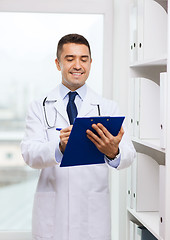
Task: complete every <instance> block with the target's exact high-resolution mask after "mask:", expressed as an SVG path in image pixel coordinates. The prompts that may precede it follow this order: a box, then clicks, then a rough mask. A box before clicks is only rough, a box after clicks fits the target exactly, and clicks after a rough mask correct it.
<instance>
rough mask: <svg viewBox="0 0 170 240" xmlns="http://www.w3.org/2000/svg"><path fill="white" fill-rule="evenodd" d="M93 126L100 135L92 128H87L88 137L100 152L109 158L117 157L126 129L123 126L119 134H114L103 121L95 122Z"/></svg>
mask: <svg viewBox="0 0 170 240" xmlns="http://www.w3.org/2000/svg"><path fill="white" fill-rule="evenodd" d="M92 128H93V129H94V130H95V131H96V132H97V134H98V136H97V135H96V134H95V133H93V132H92V131H91V130H89V129H88V130H87V131H86V133H87V137H88V138H89V139H90V140H91V141H92V142H93V143H94V144H95V146H96V147H97V148H98V150H99V151H100V152H102V153H103V154H105V155H106V156H107V157H109V158H112V159H113V158H115V157H116V155H117V154H118V153H119V143H120V141H121V139H122V137H123V134H124V130H123V127H121V129H120V131H119V133H118V135H117V136H113V135H112V134H111V133H110V132H109V131H108V130H107V129H106V128H105V127H104V126H103V125H102V124H101V123H97V124H93V125H92Z"/></svg>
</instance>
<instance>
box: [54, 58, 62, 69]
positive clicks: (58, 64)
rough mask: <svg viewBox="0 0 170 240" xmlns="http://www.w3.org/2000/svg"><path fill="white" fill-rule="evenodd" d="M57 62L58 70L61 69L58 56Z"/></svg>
mask: <svg viewBox="0 0 170 240" xmlns="http://www.w3.org/2000/svg"><path fill="white" fill-rule="evenodd" d="M55 64H56V67H57V69H58V71H61V67H60V62H59V60H58V59H57V58H56V59H55Z"/></svg>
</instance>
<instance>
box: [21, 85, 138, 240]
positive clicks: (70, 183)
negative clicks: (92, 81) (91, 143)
mask: <svg viewBox="0 0 170 240" xmlns="http://www.w3.org/2000/svg"><path fill="white" fill-rule="evenodd" d="M42 103H43V100H41V101H36V102H33V103H32V104H31V106H30V109H29V111H28V116H27V121H26V135H25V138H24V139H23V141H22V143H21V149H22V155H23V157H24V160H25V162H26V163H27V164H28V165H29V166H30V167H32V168H37V169H41V174H40V178H39V181H38V186H37V190H36V194H35V199H34V206H33V220H32V221H33V224H32V234H33V239H34V240H40V239H41V240H111V231H110V230H111V229H110V200H109V199H110V198H109V188H108V171H109V168H108V164H107V163H106V164H99V165H89V166H76V167H70V168H60V167H59V165H58V164H57V162H56V159H55V151H59V149H58V144H59V132H58V131H56V130H55V127H59V128H65V127H67V126H69V120H68V116H67V113H66V110H65V106H64V105H63V102H62V99H61V97H60V93H59V87H57V88H55V89H54V90H53V91H52V92H50V93H49V94H48V96H47V101H46V113H47V118H48V122H49V123H50V124H51V125H53V124H54V122H55V118H56V117H57V118H56V126H55V127H54V128H52V129H48V128H47V124H46V121H45V115H44V110H43V104H42ZM97 104H99V105H100V111H101V115H105V116H108V115H109V116H115V115H117V111H118V108H117V105H116V103H115V102H113V101H110V100H106V99H103V98H101V97H100V96H99V95H97V94H96V93H94V92H93V91H92V90H91V89H90V88H88V89H87V94H86V97H85V99H84V101H83V103H82V106H81V109H80V111H79V113H78V116H98V108H97ZM120 152H121V163H120V165H119V167H118V168H117V169H122V168H125V167H127V166H129V165H130V164H131V162H132V160H133V158H134V155H135V151H134V147H133V145H132V143H131V141H130V140H128V138H127V136H126V133H125V134H124V136H123V139H122V141H121V143H120ZM75 154H76V153H75ZM80 157H81V156H80Z"/></svg>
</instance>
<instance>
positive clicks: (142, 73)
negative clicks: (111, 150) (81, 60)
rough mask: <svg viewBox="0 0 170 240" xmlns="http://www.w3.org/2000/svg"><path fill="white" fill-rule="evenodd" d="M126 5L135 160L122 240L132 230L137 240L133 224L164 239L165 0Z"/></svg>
mask: <svg viewBox="0 0 170 240" xmlns="http://www.w3.org/2000/svg"><path fill="white" fill-rule="evenodd" d="M129 5H130V27H129V30H130V32H129V36H130V50H129V51H130V56H129V60H130V61H129V62H130V66H129V73H130V75H129V86H130V90H129V104H130V106H129V131H130V133H131V137H132V140H133V143H134V146H135V148H136V151H137V159H136V160H135V161H134V163H133V165H132V166H131V167H130V168H129V169H128V171H127V219H128V221H127V222H128V223H127V228H129V231H127V232H128V233H129V234H127V239H126V240H131V236H130V233H131V234H132V232H133V233H134V234H133V239H134V240H137V239H138V238H140V236H139V235H140V234H138V236H137V235H136V234H135V227H136V225H135V224H138V225H141V226H142V227H144V228H145V229H146V232H148V231H149V234H150V233H151V234H152V236H151V237H153V239H161V240H169V239H170V238H169V236H170V229H169V227H168V216H169V214H170V212H169V213H168V214H167V211H166V209H168V208H169V210H170V205H169V204H168V202H167V199H169V198H168V196H169V195H168V194H167V189H169V188H170V186H169V183H167V179H168V176H169V174H167V172H168V164H169V161H168V156H170V152H169V148H168V144H169V141H168V140H170V137H168V136H169V135H168V134H167V132H168V129H169V134H170V126H169V125H168V124H169V121H168V120H167V119H168V116H170V112H169V108H168V98H169V95H168V91H169V90H168V88H169V85H168V81H169V80H168V73H167V22H168V14H167V1H165V0H155V1H154V0H129ZM168 114H169V115H168ZM168 126H169V128H168ZM169 168H170V166H169ZM165 183H166V185H165ZM168 186H169V187H168ZM168 191H169V190H168ZM169 194H170V191H169ZM169 220H170V217H169ZM133 224H134V225H133ZM132 229H133V230H132ZM137 229H138V232H140V231H142V230H141V229H142V228H141V229H139V228H137Z"/></svg>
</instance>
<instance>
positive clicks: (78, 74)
mask: <svg viewBox="0 0 170 240" xmlns="http://www.w3.org/2000/svg"><path fill="white" fill-rule="evenodd" d="M73 75H77V76H80V75H81V73H73Z"/></svg>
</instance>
